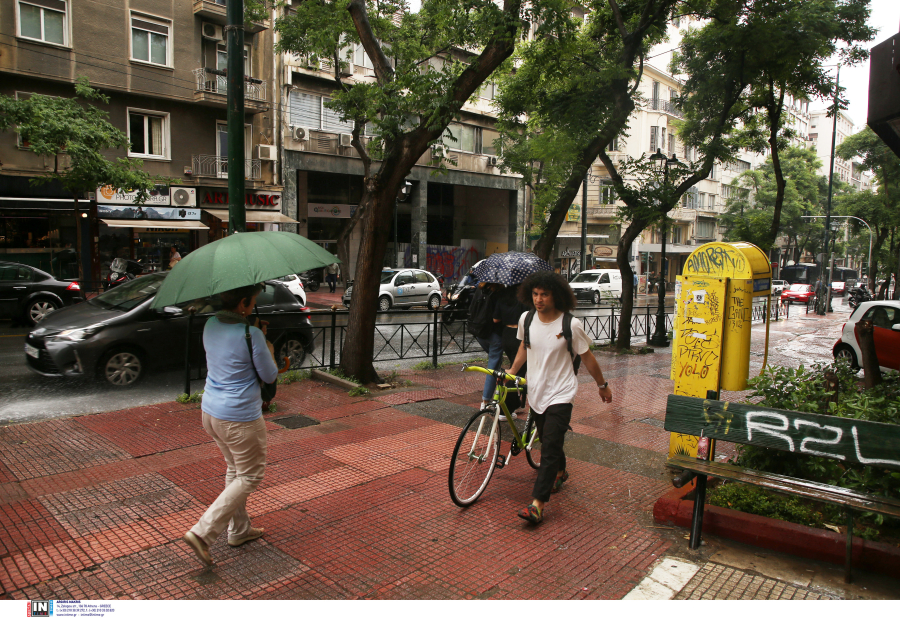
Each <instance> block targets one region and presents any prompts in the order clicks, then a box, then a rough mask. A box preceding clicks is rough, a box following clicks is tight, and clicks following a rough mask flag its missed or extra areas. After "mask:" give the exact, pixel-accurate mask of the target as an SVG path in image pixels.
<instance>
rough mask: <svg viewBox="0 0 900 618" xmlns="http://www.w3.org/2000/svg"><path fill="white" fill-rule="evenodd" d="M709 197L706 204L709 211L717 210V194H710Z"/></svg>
mask: <svg viewBox="0 0 900 618" xmlns="http://www.w3.org/2000/svg"><path fill="white" fill-rule="evenodd" d="M707 197H708V201H707V203H706V208H707V210H715V209H716V194H715V193H710V194H709V195H708V196H707Z"/></svg>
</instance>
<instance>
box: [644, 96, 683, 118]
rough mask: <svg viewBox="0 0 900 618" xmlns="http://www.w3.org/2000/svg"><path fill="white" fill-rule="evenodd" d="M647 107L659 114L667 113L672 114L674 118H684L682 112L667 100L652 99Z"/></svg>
mask: <svg viewBox="0 0 900 618" xmlns="http://www.w3.org/2000/svg"><path fill="white" fill-rule="evenodd" d="M647 107H648V109H652V110H654V111H658V112H666V113H668V114H672V115H673V116H678V117H679V118H681V117H683V116H684V114H683V113H682V111H681V110H680V109H679V108H678V107H677V106H676V105H675V104H674V103H672V102H671V101H668V100H666V99H650V101H649V102H648V105H647Z"/></svg>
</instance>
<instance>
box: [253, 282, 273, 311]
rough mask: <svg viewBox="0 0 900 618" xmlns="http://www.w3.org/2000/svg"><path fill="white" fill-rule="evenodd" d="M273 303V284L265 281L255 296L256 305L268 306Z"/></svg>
mask: <svg viewBox="0 0 900 618" xmlns="http://www.w3.org/2000/svg"><path fill="white" fill-rule="evenodd" d="M274 304H275V286H274V285H272V284H271V283H267V284H265V285H264V286H263V289H262V290H261V291H260V293H259V294H257V296H256V306H257V307H270V306H271V305H274Z"/></svg>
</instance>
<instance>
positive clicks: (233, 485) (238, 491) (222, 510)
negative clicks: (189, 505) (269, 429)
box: [191, 412, 266, 545]
mask: <svg viewBox="0 0 900 618" xmlns="http://www.w3.org/2000/svg"><path fill="white" fill-rule="evenodd" d="M203 428H204V429H205V430H206V433H208V434H209V435H210V436H211V437H212V439H213V440H215V441H216V444H217V445H218V447H219V450H220V451H222V455H223V456H224V457H225V463H226V464H227V465H228V471H227V472H226V473H225V491H223V492H222V493H221V494H219V497H218V498H216V501H215V502H213V503H212V505H211V506H210V507H209V508H208V509H206V512H205V513H204V514H203V516H202V517H201V518H200V521H198V522H197V525H195V526H194V527H193V528H191V532H193V533H194V534H195V535H197V536H198V537H200V538H201V539H203V541H204V542H205V543H206V544H207V545H212V544H213V543H214V542H215V540H216V539H217V538H218V537H219V535H220V534H222V531H223V530H225V527H226V526H228V539H229V540H232V541H233V540H239V539H241V538H243V537H245V536H247V533H248V532H249V531H250V516H249V515H247V509H246V504H247V497H248V496H249V495H250V494H251V493H253V490H254V489H256V487H257V485H259V484H260V483H261V482H262V480H263V475H264V473H265V471H266V423H265V421H264V420H263V419H262V417H260V418H258V419H256V420H255V421H250V422H249V423H237V422H234V421H222V420H219V419H217V418H216V417H214V416H210V415H209V414H207V413H206V412H204V413H203ZM229 522H230V523H229Z"/></svg>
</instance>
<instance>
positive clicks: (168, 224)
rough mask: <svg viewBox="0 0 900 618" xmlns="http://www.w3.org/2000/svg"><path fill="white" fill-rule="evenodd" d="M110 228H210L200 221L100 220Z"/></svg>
mask: <svg viewBox="0 0 900 618" xmlns="http://www.w3.org/2000/svg"><path fill="white" fill-rule="evenodd" d="M100 222H101V223H105V224H106V225H108V226H109V227H131V228H134V229H136V230H149V229H153V230H208V229H209V227H208V226H206V225H203V224H202V223H200V222H199V221H167V220H157V221H151V220H149V219H137V220H136V219H100Z"/></svg>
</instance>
